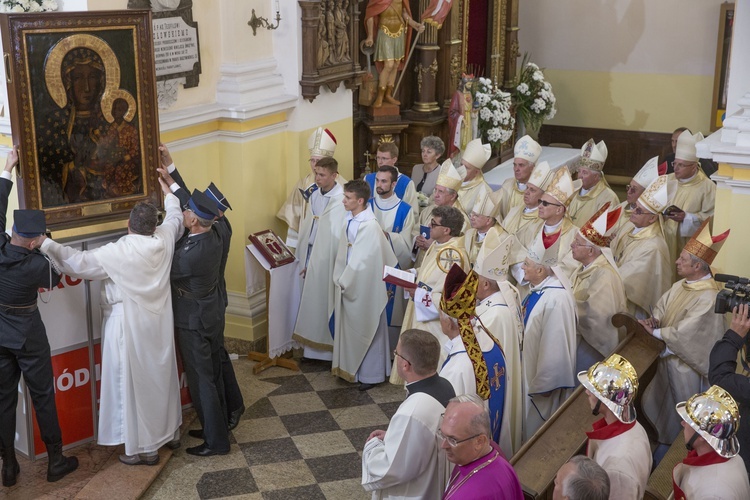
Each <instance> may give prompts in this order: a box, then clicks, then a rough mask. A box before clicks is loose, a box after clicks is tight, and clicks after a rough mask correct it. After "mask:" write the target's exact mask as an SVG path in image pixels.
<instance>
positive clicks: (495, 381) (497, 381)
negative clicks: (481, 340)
mask: <svg viewBox="0 0 750 500" xmlns="http://www.w3.org/2000/svg"><path fill="white" fill-rule="evenodd" d="M497 365H498V363H495V366H493V367H492V369H493V370H494V372H495V375H494V376H493V377H492V378H491V379H490V385H491V386H493V387H494V388H495V390H496V391H498V390H500V377H502V376H503V375H505V367H503V368H500V369H498V367H497Z"/></svg>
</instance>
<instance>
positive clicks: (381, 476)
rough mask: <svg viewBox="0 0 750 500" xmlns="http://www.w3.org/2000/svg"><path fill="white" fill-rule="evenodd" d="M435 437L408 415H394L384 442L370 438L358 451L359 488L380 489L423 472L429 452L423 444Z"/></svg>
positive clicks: (407, 480) (422, 424)
mask: <svg viewBox="0 0 750 500" xmlns="http://www.w3.org/2000/svg"><path fill="white" fill-rule="evenodd" d="M436 439H437V438H436V437H435V433H434V432H433V431H431V430H430V429H429V428H428V427H427V426H425V425H424V423H423V422H422V421H421V420H420V419H417V418H412V415H411V412H409V414H399V413H398V412H396V414H395V415H394V416H393V418H392V419H391V423H390V424H388V431H387V432H386V434H385V439H384V440H380V439H378V438H373V439H371V440H369V441H368V442H367V443H365V448H364V450H362V487H363V488H364V489H365V491H373V490H382V489H385V488H390V487H393V486H396V485H399V484H403V483H407V482H409V481H412V480H414V479H416V478H418V477H420V476H421V475H422V474H424V473H425V472H426V469H427V467H428V466H429V465H430V460H431V453H426V452H425V444H426V443H430V444H433V443H434V442H435V440H436Z"/></svg>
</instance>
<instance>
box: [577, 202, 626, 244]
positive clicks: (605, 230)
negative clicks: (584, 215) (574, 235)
mask: <svg viewBox="0 0 750 500" xmlns="http://www.w3.org/2000/svg"><path fill="white" fill-rule="evenodd" d="M610 205H611V202H609V201H608V202H607V203H605V204H604V205H602V207H601V208H600V209H599V210H597V211H596V213H595V214H594V216H593V217H591V219H589V220H588V221H587V222H586V223H585V224H584V225H583V226H581V229H579V230H578V232H579V233H580V234H581V236H583V237H584V239H586V241H588V242H589V243H591V244H593V245H596V246H598V247H608V246H609V243H610V242H611V241H612V238H613V237H614V235H613V234H612V229H614V227H615V224H617V221H618V219H619V218H620V214H621V213H622V206H621V205H618V206H617V207H615V208H614V209H613V210H611V211H610V210H608V209H609V207H610Z"/></svg>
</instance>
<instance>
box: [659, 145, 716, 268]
mask: <svg viewBox="0 0 750 500" xmlns="http://www.w3.org/2000/svg"><path fill="white" fill-rule="evenodd" d="M702 140H703V135H702V134H701V133H697V134H695V135H693V134H691V133H690V132H689V131H688V130H685V131H683V132H682V133H681V134H680V136H679V137H678V138H677V148H676V150H675V160H674V163H673V164H672V165H673V166H674V173H672V174H669V178H670V179H676V180H677V182H678V184H677V192H676V193H675V195H674V199H673V200H672V205H673V206H671V207H669V208H668V209H667V210H666V211H665V215H666V217H667V220H666V221H665V224H664V232H665V237H666V239H667V245H669V251H670V255H671V257H672V260H674V259H676V258H677V256H678V254H679V253H680V251H681V250H682V248H683V247H684V246H685V245H686V244H687V242H688V240H689V239H690V237H691V236H692V235H693V234H694V233H695V231H696V230H697V229H698V227H699V226H700V225H701V223H703V221H704V220H706V219H708V218H709V217H711V216H712V215H713V214H714V205H715V203H716V185H715V184H714V183H713V181H711V179H709V178H708V177H706V174H704V173H703V170H702V169H701V168H700V163H699V161H698V156H697V155H696V147H695V145H696V143H698V142H700V141H702Z"/></svg>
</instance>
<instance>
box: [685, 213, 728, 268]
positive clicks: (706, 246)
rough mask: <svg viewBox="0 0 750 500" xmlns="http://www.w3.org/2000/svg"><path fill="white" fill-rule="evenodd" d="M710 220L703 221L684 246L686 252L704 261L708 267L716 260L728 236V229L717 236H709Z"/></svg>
mask: <svg viewBox="0 0 750 500" xmlns="http://www.w3.org/2000/svg"><path fill="white" fill-rule="evenodd" d="M711 219H712V217H709V218H708V219H706V220H704V221H703V224H701V227H699V228H698V230H697V231H696V232H695V234H693V236H692V237H691V238H690V241H688V242H687V243H686V244H685V251H686V252H688V253H689V254H692V255H695V256H696V257H698V258H699V259H701V260H703V261H705V262H706V264H708V265H709V266H710V265H711V263H712V262H713V261H714V259H715V258H716V255H717V254H718V253H719V250H721V247H722V246H724V242H726V240H727V236H729V229H727V230H726V231H724V232H723V233H721V234H720V235H718V236H711V230H710V229H709V223H710V221H711Z"/></svg>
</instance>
